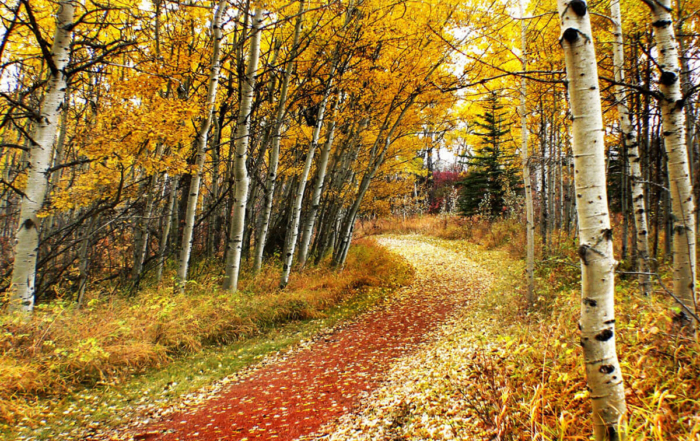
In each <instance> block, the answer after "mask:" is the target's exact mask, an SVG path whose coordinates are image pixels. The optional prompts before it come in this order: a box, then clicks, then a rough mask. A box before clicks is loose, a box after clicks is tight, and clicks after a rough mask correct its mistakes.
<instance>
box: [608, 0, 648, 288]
mask: <svg viewBox="0 0 700 441" xmlns="http://www.w3.org/2000/svg"><path fill="white" fill-rule="evenodd" d="M610 15H611V17H612V19H613V35H614V38H615V39H614V41H613V62H614V70H615V72H614V73H615V81H617V82H618V83H622V82H623V81H624V70H623V69H624V66H625V51H624V42H623V39H622V17H621V15H620V0H612V2H611V4H610ZM615 100H616V101H617V113H618V117H619V119H620V131H621V132H622V143H623V145H624V146H625V147H626V148H627V156H628V158H629V167H630V181H631V184H632V210H633V212H634V225H635V229H636V233H637V240H636V243H637V258H638V261H637V269H638V271H639V273H640V274H639V278H638V280H639V287H640V289H641V291H642V294H644V295H645V296H648V295H649V294H650V293H651V280H650V277H649V274H647V273H649V272H650V265H649V231H648V227H647V214H646V213H647V212H646V205H645V201H644V184H643V182H642V181H643V178H642V171H641V167H640V160H641V158H640V156H639V140H638V139H637V132H636V131H635V130H634V126H633V125H632V120H631V118H630V111H629V107H628V105H627V98H626V96H625V89H624V87H622V86H616V87H615Z"/></svg>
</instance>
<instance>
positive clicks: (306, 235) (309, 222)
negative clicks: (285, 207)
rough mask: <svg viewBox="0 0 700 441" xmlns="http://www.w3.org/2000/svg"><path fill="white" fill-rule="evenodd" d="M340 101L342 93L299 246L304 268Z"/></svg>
mask: <svg viewBox="0 0 700 441" xmlns="http://www.w3.org/2000/svg"><path fill="white" fill-rule="evenodd" d="M339 102H340V94H338V97H337V99H336V101H335V105H334V106H333V117H332V119H331V121H330V127H329V128H328V138H327V139H326V144H325V145H324V147H323V151H321V156H320V157H319V158H318V164H317V168H318V173H317V175H316V183H315V184H314V192H313V195H312V196H311V206H310V207H309V213H308V216H307V218H306V222H305V223H304V227H303V229H302V235H301V244H300V248H299V264H300V265H301V267H302V268H303V267H304V266H305V265H306V259H307V257H308V256H307V255H308V252H309V244H310V243H311V236H312V234H313V231H314V224H315V223H316V215H317V214H318V207H319V203H320V201H321V192H322V191H323V183H324V181H325V179H326V168H327V167H328V157H329V156H330V153H331V147H332V146H333V136H334V135H335V124H336V123H335V116H336V114H337V112H338V106H339Z"/></svg>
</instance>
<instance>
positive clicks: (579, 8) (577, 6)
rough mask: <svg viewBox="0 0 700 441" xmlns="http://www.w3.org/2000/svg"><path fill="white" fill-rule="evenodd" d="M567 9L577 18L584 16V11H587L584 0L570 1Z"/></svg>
mask: <svg viewBox="0 0 700 441" xmlns="http://www.w3.org/2000/svg"><path fill="white" fill-rule="evenodd" d="M569 7H570V8H571V10H572V11H574V14H576V15H578V16H579V17H583V16H584V15H586V11H587V10H588V6H587V5H586V2H585V1H584V0H572V1H571V3H569Z"/></svg>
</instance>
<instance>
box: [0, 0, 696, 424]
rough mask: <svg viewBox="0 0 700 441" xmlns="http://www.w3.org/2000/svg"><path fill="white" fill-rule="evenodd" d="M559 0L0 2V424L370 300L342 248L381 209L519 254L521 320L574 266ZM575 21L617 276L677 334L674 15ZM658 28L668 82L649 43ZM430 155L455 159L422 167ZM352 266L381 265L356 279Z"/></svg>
mask: <svg viewBox="0 0 700 441" xmlns="http://www.w3.org/2000/svg"><path fill="white" fill-rule="evenodd" d="M579 3H582V2H578V3H577V2H575V1H574V2H571V4H567V5H568V6H566V8H567V9H566V10H565V11H564V12H562V11H561V10H559V11H557V5H556V4H555V2H551V1H546V0H543V1H533V2H530V3H529V4H527V5H521V4H516V3H511V2H508V1H493V2H490V3H483V2H470V1H460V2H456V1H449V0H447V1H445V0H429V1H428V0H426V1H422V2H403V1H396V2H387V1H380V0H362V1H353V0H351V1H349V2H333V1H331V2H313V1H310V2H309V1H293V2H282V3H275V2H267V3H251V2H240V3H239V2H231V1H227V0H220V1H218V2H171V1H166V0H153V1H145V2H144V1H138V2H131V1H126V0H123V1H122V0H109V1H104V2H97V1H92V0H88V1H85V2H77V1H73V0H63V1H28V0H17V1H16V2H8V4H5V5H3V6H2V9H1V10H0V16H1V17H2V23H3V27H4V31H3V34H2V41H1V43H0V75H1V81H0V87H1V95H0V98H1V99H0V116H2V119H1V122H0V139H1V140H2V147H1V149H2V150H0V154H1V157H0V172H1V176H0V179H1V180H0V183H1V193H0V207H1V208H0V290H2V291H3V293H5V297H4V299H3V303H4V304H5V306H6V308H7V309H8V311H15V312H17V314H14V315H13V314H7V315H6V316H3V336H2V348H3V355H2V356H0V363H1V364H2V374H1V375H2V376H3V378H0V384H1V385H2V386H1V387H0V394H2V396H3V401H2V405H1V406H2V407H1V408H0V412H1V413H2V416H3V419H4V420H5V421H8V422H10V421H15V420H16V419H18V418H22V417H25V418H26V417H27V415H30V414H31V412H32V410H31V409H32V404H31V402H32V400H33V399H34V397H36V396H46V395H51V394H56V393H59V394H60V393H61V392H60V391H61V390H63V391H66V390H71V389H72V388H75V387H78V386H82V385H85V384H94V383H96V382H104V381H110V380H111V379H113V378H120V377H121V376H124V375H130V374H131V373H133V372H136V371H142V370H144V369H146V368H150V367H153V366H159V365H161V364H163V363H167V362H168V360H170V359H171V358H172V357H173V356H175V355H177V354H182V353H189V352H194V351H198V350H200V348H201V347H203V346H206V345H211V344H220V343H226V342H229V341H232V340H236V339H239V338H240V337H242V336H250V335H253V334H256V333H258V332H260V331H261V330H262V329H265V328H266V327H269V326H273V325H275V324H278V323H282V322H285V321H288V320H295V319H300V318H308V317H314V316H317V315H318V314H321V311H323V310H325V309H327V308H329V307H330V306H332V305H335V304H337V303H339V302H341V301H342V300H344V299H346V298H347V297H348V294H347V291H348V290H349V289H350V290H351V289H358V288H362V287H373V288H377V289H388V288H389V287H390V286H393V285H395V284H397V283H399V282H400V281H401V280H405V277H407V276H406V272H407V270H406V268H405V267H402V263H401V262H398V261H396V259H395V258H393V257H391V256H389V255H388V254H386V253H385V252H382V251H380V250H378V249H377V248H376V247H375V246H374V245H372V244H371V243H360V244H359V246H357V247H353V248H352V249H351V243H353V239H354V235H355V228H356V225H359V227H358V228H360V231H362V232H363V235H364V233H366V234H369V232H370V230H368V229H367V228H365V227H366V226H365V225H364V224H365V223H366V222H368V221H369V222H374V221H376V220H378V219H382V218H385V217H387V216H397V218H400V219H401V220H402V221H404V220H405V219H406V218H410V217H412V216H416V215H421V214H424V213H433V214H441V215H442V216H448V215H450V214H452V213H456V212H461V214H462V215H464V216H469V217H470V220H469V222H467V223H463V222H461V221H460V222H459V225H460V226H459V229H460V231H462V233H459V234H457V235H456V236H459V237H462V238H463V237H466V236H467V235H469V234H471V233H469V232H471V231H483V228H486V227H484V225H490V227H488V228H492V229H493V230H494V231H496V232H497V231H499V228H505V230H501V231H503V234H502V235H501V238H502V239H503V238H510V239H508V240H511V239H512V240H513V241H516V239H514V238H516V237H517V238H521V239H522V241H521V242H519V243H521V244H522V245H523V246H522V247H521V248H520V252H521V253H522V254H524V255H519V256H518V257H522V258H526V260H527V261H528V265H527V266H528V268H527V270H526V276H525V277H526V278H527V279H528V283H527V286H526V287H525V288H524V292H523V293H522V294H523V298H524V299H525V304H524V305H523V308H524V309H527V308H535V307H536V306H535V305H536V303H537V299H538V294H537V290H538V289H541V288H537V287H536V286H535V284H534V279H535V260H537V268H536V269H537V271H538V277H539V276H540V275H541V271H544V270H545V269H546V268H550V269H551V267H550V266H548V265H553V262H559V261H565V260H566V259H569V260H566V261H570V262H575V261H576V260H577V259H579V257H580V254H581V248H580V247H577V246H576V242H575V239H574V236H575V234H576V232H577V228H578V226H579V221H578V218H577V216H576V209H577V206H576V205H577V190H576V186H575V182H574V175H575V170H574V166H575V164H574V159H575V156H576V155H575V152H574V147H575V146H574V144H573V142H572V132H571V120H572V112H571V110H570V108H571V105H570V104H571V100H572V99H571V96H570V95H571V94H570V90H569V89H567V84H569V85H570V84H571V83H570V82H569V81H568V80H567V73H566V68H565V51H563V50H562V46H565V47H566V44H567V43H566V42H568V41H569V40H566V39H565V37H566V35H564V33H563V32H562V31H561V29H560V26H558V25H557V22H558V21H560V20H561V19H562V18H563V17H564V16H565V15H566V14H567V13H569V12H570V11H568V9H571V10H572V11H574V12H577V11H579V9H576V8H577V7H578V8H580V7H581V6H580V5H579V6H576V5H578V4H579ZM572 5H573V6H572ZM659 5H661V6H659ZM560 6H561V5H560ZM583 8H584V15H585V16H587V17H589V18H590V22H591V29H592V32H590V34H585V36H586V37H587V38H588V42H589V43H591V44H593V45H595V47H596V49H597V57H596V58H597V67H596V72H597V75H598V76H599V77H600V96H601V98H602V103H603V106H602V112H601V115H600V116H601V118H602V122H603V127H604V132H603V134H604V142H605V145H606V146H607V148H606V150H605V157H604V167H605V173H604V176H606V177H607V182H608V186H607V196H608V199H609V208H610V212H611V214H612V217H613V231H611V232H612V235H613V237H614V238H615V240H616V241H617V242H616V244H617V245H616V246H615V252H616V253H617V254H616V257H617V259H618V260H619V261H620V262H621V265H620V267H619V270H620V271H622V272H625V273H629V274H623V275H622V276H623V277H628V278H629V279H638V280H636V282H637V283H638V284H639V291H640V292H642V293H644V294H650V293H652V291H654V290H656V291H659V292H657V293H656V295H658V296H659V297H660V298H661V299H663V300H660V301H663V302H667V303H668V305H669V307H668V309H669V310H670V311H671V312H670V313H669V315H664V316H663V317H665V318H667V319H668V321H669V324H668V325H667V326H666V327H665V328H669V327H671V326H676V325H678V326H677V328H678V329H677V330H676V331H677V332H676V333H675V334H673V335H677V336H679V337H678V338H679V339H680V341H685V340H683V339H684V338H690V337H687V336H685V337H684V335H685V334H683V332H681V331H680V330H679V329H680V328H681V327H683V326H690V327H692V326H693V325H692V323H693V320H694V318H693V313H695V314H696V313H697V309H696V305H695V297H694V296H695V293H694V288H693V289H692V293H691V294H688V293H687V292H681V291H678V290H676V289H675V288H674V290H673V291H671V290H669V289H666V288H660V286H662V285H659V284H658V282H659V281H661V282H663V280H666V284H669V285H670V283H669V282H668V275H669V273H668V272H664V271H668V268H670V267H669V266H667V265H677V264H678V262H680V261H681V260H682V259H679V258H678V257H677V256H679V255H680V254H676V255H675V256H674V252H675V251H674V246H676V245H675V243H674V240H676V241H678V237H679V235H680V234H681V233H682V232H679V233H676V234H674V232H676V231H680V230H677V227H678V224H679V222H680V223H682V222H684V221H685V222H686V224H687V222H688V221H687V216H690V217H693V218H694V219H695V218H696V217H697V212H696V211H695V210H694V209H693V210H692V212H690V211H688V210H686V211H685V212H684V213H685V215H683V216H679V215H678V213H679V211H678V210H679V208H678V207H675V206H674V205H673V204H674V201H676V202H678V201H679V200H680V199H683V200H685V199H684V198H679V197H675V196H674V194H673V189H674V188H677V186H676V184H675V182H676V175H674V174H673V173H674V171H673V167H672V166H671V167H669V165H673V164H676V163H677V161H675V160H670V159H669V158H670V157H671V156H669V150H668V143H669V142H670V141H669V139H670V138H671V132H670V131H669V130H668V129H667V128H664V123H665V121H664V112H666V110H664V109H666V108H667V107H665V105H664V102H665V101H664V100H665V98H666V97H667V96H668V94H667V95H664V93H666V92H665V89H663V87H664V86H666V87H668V86H669V84H672V83H674V82H676V81H677V83H678V85H679V88H680V92H679V93H680V94H681V95H680V98H679V99H677V100H674V103H676V104H674V105H675V106H676V113H678V114H680V113H682V114H683V116H684V122H683V137H682V138H683V139H682V143H683V145H684V146H685V147H684V154H685V155H686V158H687V166H688V173H687V178H688V180H689V182H690V184H691V185H692V194H693V195H697V193H698V186H697V185H696V181H697V170H698V153H700V152H699V150H698V137H697V134H698V129H699V127H698V126H697V124H696V112H697V105H696V94H695V92H696V84H697V72H696V66H697V63H698V44H697V39H698V34H697V26H698V14H697V12H698V5H697V4H695V3H693V0H679V1H678V2H676V3H673V4H670V3H669V4H666V3H663V2H651V3H649V4H644V3H642V2H639V1H621V2H617V1H612V2H607V1H601V2H597V3H591V4H590V5H586V4H585V3H583ZM655 8H656V9H659V8H661V10H662V11H667V10H668V11H670V16H671V20H668V19H666V18H664V19H663V20H661V21H660V19H659V18H658V17H657V15H658V11H657V10H656V9H655ZM586 10H588V11H590V14H586V13H585V12H586ZM616 10H617V13H615V11H616ZM577 13H578V12H577ZM664 20H666V21H668V23H666V21H664ZM669 27H670V28H671V29H673V31H674V33H675V37H676V38H677V42H673V44H674V45H676V47H677V49H678V60H677V64H678V66H679V67H678V69H677V71H676V72H670V71H669V70H664V67H665V66H667V64H664V60H663V59H662V57H663V54H664V53H665V52H659V49H658V48H659V47H660V45H662V44H664V42H663V41H661V42H659V40H658V37H659V35H660V34H661V32H660V30H661V29H666V28H669ZM569 37H571V36H570V35H569ZM655 37H656V38H655ZM669 73H671V74H673V75H676V78H675V80H673V79H672V78H670V77H669V75H668V74H669ZM672 80H673V81H672ZM666 83H669V84H666ZM659 86H661V87H662V89H660V88H659ZM660 90H661V91H660ZM621 104H623V107H621V106H620V105H621ZM666 113H668V112H666ZM625 118H627V119H625ZM524 128H525V129H524ZM630 133H634V140H632V139H631V138H629V134H630ZM632 141H633V142H632ZM447 152H450V155H452V156H456V157H459V158H461V160H459V161H455V162H454V163H452V164H445V163H444V162H441V161H440V160H439V158H438V156H439V155H440V154H442V155H446V154H447ZM641 203H643V208H641V209H640V208H639V204H641ZM640 210H641V211H640ZM445 219H447V218H445ZM642 221H643V222H644V224H640V222H642ZM696 223H697V222H694V224H696ZM447 224H448V221H447V220H445V225H444V227H445V229H446V230H447V229H448V228H447ZM455 225H456V224H455ZM640 225H643V226H640ZM535 226H537V228H535ZM693 228H694V226H693ZM681 230H683V228H681ZM528 233H530V234H528ZM693 233H694V230H693ZM674 236H675V237H674ZM642 237H646V245H643V244H642V243H643V242H644V241H643V240H642V239H641V238H642ZM504 240H505V239H504ZM495 242H497V243H499V244H500V245H503V241H502V240H496V241H495ZM516 242H517V241H516ZM692 243H693V244H694V243H695V240H694V236H692ZM687 247H688V248H692V251H693V252H692V255H693V256H694V252H695V250H694V246H693V247H691V246H690V245H689V244H688V245H687ZM516 254H517V252H516ZM686 254H688V255H690V253H686ZM557 259H559V260H557ZM585 259H586V258H585V253H584V257H583V261H584V262H585ZM672 259H675V260H674V262H673V263H672V262H671V260H672ZM689 260H691V261H693V262H692V267H693V270H692V278H693V279H694V275H695V272H694V257H693V258H692V259H689ZM686 266H687V267H690V266H691V265H690V263H688V265H686ZM367 268H375V269H376V268H385V270H384V271H385V272H386V273H387V274H391V275H390V276H387V277H376V278H372V277H366V278H365V279H364V280H362V277H361V275H362V274H364V273H365V272H366V269H367ZM673 268H675V269H676V270H677V269H678V267H673ZM343 269H344V271H343ZM293 270H294V272H293ZM302 270H303V271H302ZM341 271H342V275H341V276H337V274H338V273H339V272H341ZM380 273H381V272H380ZM674 274H675V273H674ZM295 277H298V280H297V281H295V280H294V279H295ZM324 277H326V278H327V279H324ZM664 277H666V279H664ZM674 277H675V276H672V277H671V278H674ZM314 278H316V279H317V280H318V281H317V282H314V283H312V282H310V280H313V279H314ZM358 278H359V279H360V280H359V281H358ZM652 279H654V282H655V284H654V285H652ZM684 280H685V279H684ZM663 286H665V285H663ZM321 291H322V294H319V292H321ZM685 291H687V285H686V288H685ZM669 293H670V294H669ZM263 294H264V295H263ZM691 295H692V298H691V297H690V296H691ZM674 297H675V300H677V301H675V302H674ZM153 314H157V315H156V318H157V319H156V320H155V321H153V323H152V325H153V326H145V325H144V322H146V321H148V320H150V319H152V318H153ZM674 317H675V321H674ZM655 326H656V325H655ZM98 328H99V329H98ZM665 328H664V329H665ZM669 329H676V328H672V327H671V328H669ZM676 343H677V341H676ZM681 346H682V349H683V350H690V349H688V347H687V346H683V345H682V344H681ZM678 348H679V347H676V348H675V349H678ZM695 350H697V349H695ZM695 358H697V357H695ZM691 359H692V357H691ZM694 366H695V369H697V365H696V364H695V365H694ZM688 369H690V371H692V369H693V368H692V366H691V367H689V368H688ZM692 387H694V388H695V389H697V384H695V385H694V386H692ZM695 389H693V390H695ZM27 400H28V401H27ZM27 403H30V404H27ZM684 409H685V408H684ZM684 412H685V413H684ZM684 412H681V411H677V413H678V414H679V415H680V414H685V415H687V409H685V411H684ZM688 421H689V420H683V421H680V422H679V423H678V424H679V425H680V426H679V427H683V429H682V430H695V429H692V428H691V429H688V427H690V426H688V424H689V423H688ZM678 430H681V429H678ZM696 433H697V432H696Z"/></svg>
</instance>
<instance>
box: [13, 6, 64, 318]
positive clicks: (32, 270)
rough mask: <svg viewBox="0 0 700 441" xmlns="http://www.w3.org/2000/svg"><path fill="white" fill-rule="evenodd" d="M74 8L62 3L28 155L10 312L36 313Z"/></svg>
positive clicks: (16, 241) (16, 245) (16, 243)
mask: <svg viewBox="0 0 700 441" xmlns="http://www.w3.org/2000/svg"><path fill="white" fill-rule="evenodd" d="M74 11H75V8H74V4H73V1H72V0H63V1H61V2H60V3H59V8H58V15H57V17H56V32H55V34H54V40H53V44H52V46H51V61H52V63H51V74H50V76H49V80H48V84H47V89H46V94H45V95H44V98H43V99H42V101H41V105H40V110H39V115H38V116H39V119H38V121H36V122H35V123H34V124H33V125H34V130H33V133H32V139H30V151H29V155H28V166H29V175H28V177H27V186H26V190H25V194H24V196H23V197H22V203H21V208H20V215H19V225H18V231H17V236H16V239H15V263H14V267H13V269H12V280H11V285H10V299H9V302H10V305H9V308H10V311H22V312H24V313H26V314H29V313H31V312H32V310H33V309H34V289H35V286H34V281H35V279H36V259H37V252H38V249H39V222H40V221H39V218H38V213H39V211H40V210H41V208H42V207H43V205H44V199H45V197H46V189H47V187H48V178H49V176H48V170H49V168H50V167H51V156H52V151H53V150H52V148H53V142H54V138H55V137H56V128H57V126H58V122H59V120H60V118H61V113H62V112H63V107H62V103H63V102H64V99H65V95H66V88H67V84H66V82H67V78H66V73H65V71H64V69H65V68H66V65H67V64H68V59H69V57H70V53H69V48H70V42H71V36H72V27H71V25H72V24H73V16H74Z"/></svg>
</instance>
